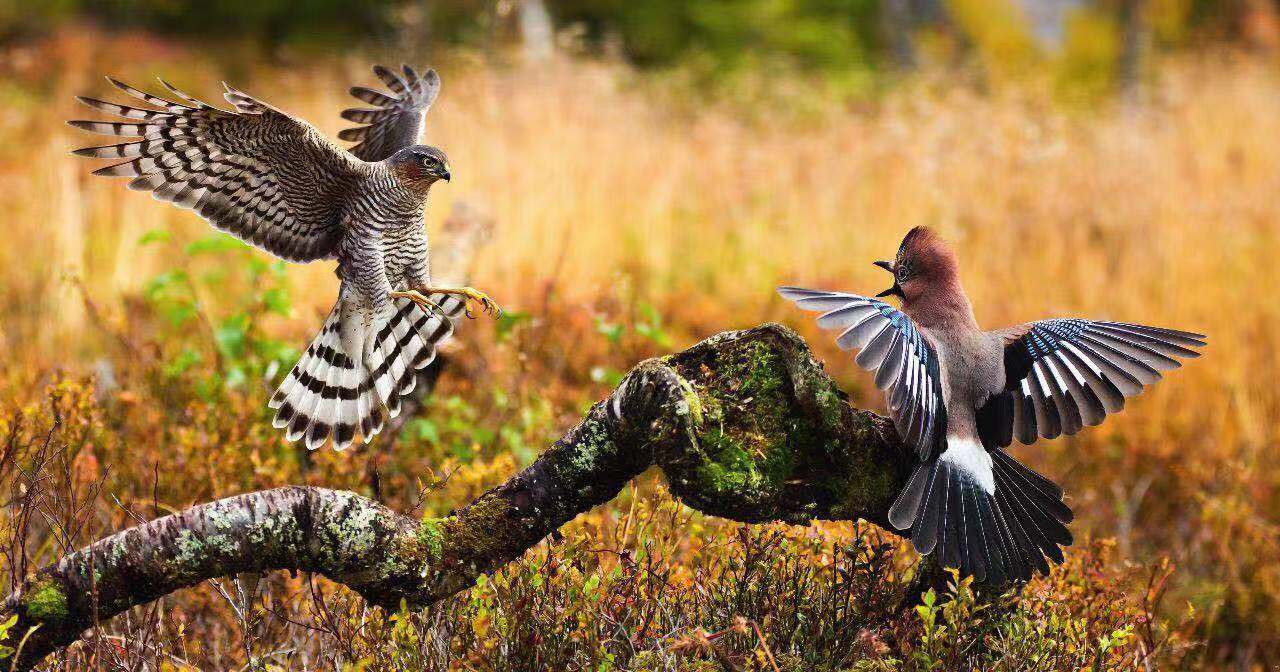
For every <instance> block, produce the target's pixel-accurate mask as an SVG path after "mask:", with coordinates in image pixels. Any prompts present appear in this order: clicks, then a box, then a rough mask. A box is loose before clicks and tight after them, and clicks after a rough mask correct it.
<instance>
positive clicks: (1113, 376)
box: [778, 227, 1205, 584]
mask: <svg viewBox="0 0 1280 672" xmlns="http://www.w3.org/2000/svg"><path fill="white" fill-rule="evenodd" d="M875 264H876V265H877V266H879V267H881V268H883V269H885V270H886V271H889V272H890V273H892V274H893V278H894V282H893V286H892V287H890V288H889V289H887V290H885V291H883V292H880V293H879V294H877V295H876V297H877V298H867V297H864V296H858V295H856V294H845V293H841V292H826V291H820V290H813V289H801V288H798V287H781V288H779V290H778V291H779V293H780V294H782V296H783V297H784V298H787V299H789V300H791V301H794V302H795V303H796V305H797V306H799V307H800V308H803V309H805V310H812V311H821V312H822V315H820V316H819V317H818V325H819V326H821V327H822V328H824V329H831V330H837V331H839V335H838V336H836V343H837V344H838V345H839V346H840V348H841V349H843V350H852V349H858V350H860V352H859V353H858V355H857V357H856V359H855V361H856V362H857V363H858V365H859V366H861V367H863V368H865V369H868V370H871V371H875V382H876V386H877V387H879V388H880V389H881V390H884V391H885V395H886V397H887V400H888V405H889V412H890V415H891V416H892V417H893V420H894V424H895V426H896V428H897V430H898V434H899V435H900V437H901V438H902V440H903V441H904V443H905V444H906V445H908V446H910V447H911V448H913V449H914V450H915V452H916V455H917V457H918V463H917V465H916V467H915V468H914V471H913V472H912V474H911V477H910V478H909V480H908V481H907V484H906V486H905V487H904V488H903V489H902V492H901V493H900V494H899V495H898V497H897V499H896V500H895V501H894V503H893V506H892V507H891V508H890V510H889V522H890V523H891V524H892V525H893V526H894V527H896V528H898V529H900V530H906V529H908V528H910V529H911V540H912V543H913V544H914V546H915V548H916V550H917V551H919V552H920V553H921V554H929V553H933V552H934V551H937V552H938V553H939V558H940V560H941V561H942V564H943V565H945V566H948V567H955V568H958V569H960V571H961V572H962V573H963V574H965V575H972V576H973V577H974V578H975V579H976V580H978V581H979V582H987V583H992V584H999V583H1005V582H1007V581H1011V580H1026V579H1029V578H1031V575H1032V574H1033V573H1034V572H1035V571H1037V570H1038V571H1040V572H1044V573H1047V572H1048V570H1049V565H1048V563H1047V562H1046V561H1045V558H1046V557H1047V558H1049V559H1050V560H1052V561H1054V562H1055V563H1061V562H1062V561H1063V555H1062V550H1061V548H1059V547H1060V546H1061V547H1065V546H1069V545H1071V541H1072V538H1071V533H1070V532H1069V531H1068V530H1067V527H1066V524H1067V523H1069V522H1071V519H1072V513H1071V509H1070V508H1069V507H1067V505H1066V504H1064V503H1063V501H1062V489H1061V488H1060V487H1058V486H1057V485H1056V484H1055V483H1054V482H1053V481H1050V480H1049V479H1048V478H1045V477H1044V476H1041V475H1040V474H1037V473H1036V472H1034V471H1032V470H1031V469H1029V468H1027V467H1026V466H1024V465H1022V464H1020V463H1018V461H1017V460H1015V459H1014V458H1013V457H1012V456H1010V455H1009V454H1008V453H1007V452H1005V448H1006V447H1008V446H1009V445H1010V443H1012V442H1013V439H1015V438H1016V439H1017V440H1018V441H1019V442H1020V443H1024V444H1029V443H1032V442H1033V441H1035V440H1036V439H1037V438H1040V437H1043V438H1046V439H1052V438H1055V437H1057V436H1059V435H1061V434H1067V435H1071V434H1075V433H1076V432H1078V431H1080V429H1081V428H1083V427H1084V426H1086V425H1088V426H1095V425H1098V424H1100V423H1101V422H1102V420H1103V418H1105V417H1106V416H1107V414H1108V413H1115V412H1117V411H1119V410H1121V409H1122V408H1124V404H1125V398H1126V397H1132V396H1134V395H1137V394H1138V393H1139V392H1141V391H1142V390H1143V387H1144V386H1146V385H1150V384H1152V383H1154V382H1156V381H1157V380H1159V379H1160V372H1161V371H1168V370H1171V369H1175V368H1178V367H1179V366H1180V364H1179V363H1178V361H1177V360H1176V359H1174V358H1175V357H1198V356H1199V353H1198V352H1196V351H1195V350H1192V348H1199V347H1202V346H1204V345H1205V336H1203V335H1202V334H1195V333H1190V332H1185V331H1176V330H1173V329H1161V328H1157V327H1146V326H1141V325H1137V324H1128V323H1124V322H1107V321H1095V320H1085V319H1077V318H1070V319H1053V320H1041V321H1038V322H1029V323H1027V324H1021V325H1018V326H1015V327H1009V328H1007V329H1001V330H998V331H983V330H982V329H981V328H980V327H979V326H978V323H977V321H976V320H975V319H974V316H973V308H972V306H971V305H970V304H969V299H968V297H967V296H965V292H964V288H963V287H961V285H960V277H959V272H958V263H957V261H956V255H955V253H954V252H953V251H952V249H951V248H950V246H948V245H947V244H946V242H944V241H943V240H942V238H941V237H939V236H938V235H937V234H936V233H934V232H933V231H931V230H929V229H927V228H924V227H917V228H915V229H912V230H911V231H910V232H908V233H907V235H906V237H905V238H903V240H902V245H901V247H899V249H898V255H897V258H896V259H895V260H894V261H893V262H888V261H877V262H875ZM890 295H892V296H897V297H899V298H900V299H901V301H902V308H901V310H899V309H895V308H894V307H893V306H891V305H889V304H887V303H885V302H883V301H880V300H878V298H879V297H885V296H890Z"/></svg>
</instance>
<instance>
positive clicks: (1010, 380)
mask: <svg viewBox="0 0 1280 672" xmlns="http://www.w3.org/2000/svg"><path fill="white" fill-rule="evenodd" d="M1001 333H1003V334H1004V336H1005V348H1004V366H1005V390H1006V391H1005V392H1004V393H1003V394H1000V395H997V396H996V397H993V398H992V399H991V400H990V401H988V402H987V405H986V406H984V407H983V408H982V409H981V410H979V413H978V415H979V425H980V427H979V430H980V432H981V433H982V434H983V442H984V443H988V442H989V443H993V444H995V445H1000V446H1007V445H1009V444H1010V443H1011V442H1012V440H1013V439H1014V438H1016V439H1017V440H1018V441H1019V442H1021V443H1032V442H1034V441H1035V440H1036V438H1037V437H1044V438H1046V439H1052V438H1055V437H1057V436H1059V435H1061V434H1067V435H1071V434H1075V433H1076V432H1078V431H1080V430H1081V429H1083V428H1084V427H1085V426H1089V427H1092V426H1095V425H1098V424H1101V423H1102V421H1103V419H1104V418H1106V416H1107V415H1108V414H1110V413H1115V412H1118V411H1120V410H1121V409H1123V408H1124V400H1125V397H1132V396H1135V395H1137V394H1138V393H1140V392H1142V390H1143V388H1144V386H1146V385H1151V384H1152V383H1155V382H1156V381H1158V380H1160V377H1161V376H1160V372H1161V371H1169V370H1172V369H1176V368H1178V367H1179V366H1181V364H1180V363H1179V362H1178V361H1177V360H1176V359H1174V358H1175V357H1183V358H1187V357H1199V356H1200V353H1198V352H1196V351H1195V350H1193V349H1192V348H1200V347H1203V346H1204V345H1205V337H1204V335H1203V334H1194V333H1191V332H1187V331H1177V330H1174V329H1162V328H1159V327H1147V326H1142V325H1138V324H1128V323H1124V322H1102V321H1094V320H1082V319H1056V320H1041V321H1039V322H1030V323H1027V324H1023V325H1019V326H1016V327H1011V328H1009V329H1006V330H1004V331H1003V332H1001Z"/></svg>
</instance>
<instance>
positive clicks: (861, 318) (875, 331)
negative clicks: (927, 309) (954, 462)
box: [778, 287, 947, 460]
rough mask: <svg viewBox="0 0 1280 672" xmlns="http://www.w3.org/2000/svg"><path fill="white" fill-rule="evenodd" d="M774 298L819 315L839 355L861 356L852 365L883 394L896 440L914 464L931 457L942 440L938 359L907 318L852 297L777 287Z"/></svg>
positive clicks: (943, 409)
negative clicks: (909, 449) (910, 451)
mask: <svg viewBox="0 0 1280 672" xmlns="http://www.w3.org/2000/svg"><path fill="white" fill-rule="evenodd" d="M778 293H779V294H781V295H782V297H783V298H785V299H788V300H791V301H794V302H795V303H796V306H798V307H800V308H803V309H804V310H813V311H822V315H819V316H818V326H820V327H822V328H823V329H830V330H838V331H839V332H840V334H839V335H838V336H836V344H837V345H839V346H840V349H841V350H853V349H855V348H856V349H859V350H861V352H859V353H858V356H857V357H855V358H854V361H855V362H857V363H858V366H861V367H862V368H864V369H867V370H869V371H875V372H876V387H879V388H880V389H882V390H885V396H886V398H887V399H888V401H889V414H890V415H891V416H892V417H893V421H894V424H895V425H896V426H897V428H898V434H899V435H900V436H901V437H902V439H903V441H904V442H906V443H907V445H910V446H913V447H914V448H915V449H916V450H917V451H918V452H919V455H920V459H922V460H924V459H928V458H930V457H932V456H933V454H934V452H935V450H936V449H938V448H940V447H941V446H942V445H943V442H944V441H945V438H946V429H947V407H946V403H945V401H944V400H943V395H942V373H941V369H940V362H939V360H938V353H937V352H936V351H935V350H934V349H933V346H932V345H930V344H929V342H928V341H927V340H925V338H924V336H923V335H921V334H920V330H919V329H916V325H915V323H914V322H912V321H911V318H909V317H907V315H906V313H903V312H902V311H900V310H898V309H897V308H894V307H893V306H890V305H889V304H887V303H885V302H883V301H878V300H876V299H869V298H867V297H865V296H858V295H857V294H845V293H843V292H826V291H822V290H816V289H801V288H799V287H779V288H778Z"/></svg>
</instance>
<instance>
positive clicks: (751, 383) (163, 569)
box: [0, 324, 910, 669]
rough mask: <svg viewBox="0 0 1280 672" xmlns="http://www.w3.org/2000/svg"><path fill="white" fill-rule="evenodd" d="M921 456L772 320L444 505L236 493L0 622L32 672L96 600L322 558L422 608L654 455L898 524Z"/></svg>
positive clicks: (750, 505) (85, 552)
mask: <svg viewBox="0 0 1280 672" xmlns="http://www.w3.org/2000/svg"><path fill="white" fill-rule="evenodd" d="M909 462H910V457H909V455H908V453H907V452H906V451H905V450H904V449H902V447H901V446H900V444H899V443H898V439H897V435H896V433H895V432H894V431H893V428H892V425H891V424H890V423H889V422H888V421H887V420H885V419H884V418H881V417H879V416H876V415H874V414H872V413H869V412H866V411H860V410H857V409H854V408H852V407H850V406H849V405H848V404H847V403H846V401H845V397H844V395H843V394H842V393H841V392H840V391H839V390H838V389H837V388H836V386H835V383H834V382H833V381H832V380H831V379H830V377H828V376H827V375H826V373H825V372H823V370H822V367H821V366H820V365H819V364H818V363H817V362H815V361H814V360H813V358H812V357H811V355H810V353H809V350H808V348H807V347H806V346H805V344H804V342H803V341H802V340H801V339H800V338H799V337H798V336H797V335H796V334H795V333H793V332H791V331H790V330H788V329H786V328H785V327H781V326H778V325H774V324H767V325H764V326H761V327H757V328H755V329H751V330H748V331H741V332H726V333H722V334H719V335H717V336H714V337H712V338H710V339H708V340H706V341H703V342H702V343H699V344H697V345H695V346H693V347H692V348H689V349H688V350H685V351H683V352H680V353H677V354H675V355H671V356H668V357H663V358H659V359H652V360H648V361H645V362H642V363H641V364H640V365H638V366H636V367H635V368H634V369H633V370H632V371H631V372H630V373H629V374H628V375H627V376H626V378H625V379H624V380H623V382H622V383H621V384H620V385H619V386H618V388H617V389H616V390H615V391H614V392H613V394H611V395H610V396H609V397H608V398H607V399H605V400H603V401H601V402H599V403H597V404H596V405H595V406H593V407H592V408H591V410H590V411H589V412H588V413H587V414H586V417H584V418H583V420H582V421H581V422H580V423H579V424H578V425H577V426H576V427H574V428H573V429H571V430H569V432H568V433H566V434H565V435H564V436H563V437H562V438H561V439H560V440H559V441H556V443H555V444H554V445H552V446H551V447H550V448H549V449H547V450H546V452H544V453H543V454H542V455H541V456H540V457H539V458H538V459H537V460H536V461H535V462H534V463H533V464H531V465H530V466H529V467H528V468H526V469H525V470H524V471H521V472H520V473H518V474H516V475H515V476H513V477H512V478H511V479H510V480H508V481H507V482H505V483H503V484H502V485H499V486H498V487H496V488H493V489H492V490H490V491H488V492H486V493H484V494H483V495H481V496H480V497H479V498H477V499H476V500H475V501H473V502H471V503H470V504H468V505H467V506H465V507H463V508H461V509H459V510H457V511H455V512H453V513H452V514H451V515H449V516H446V517H444V518H429V519H422V520H419V519H416V518H410V517H407V516H403V515H400V514H398V513H396V512H394V511H391V510H389V509H387V508H386V507H383V506H381V505H380V504H377V503H376V502H373V501H371V500H368V499H365V498H363V497H360V496H358V495H355V494H353V493H350V492H339V491H334V490H327V489H323V488H309V487H284V488H277V489H273V490H265V491H261V492H255V493H249V494H244V495H238V496H235V497H230V498H227V499H222V500H219V501H216V502H211V503H207V504H201V505H198V506H194V507H191V508H190V509H187V510H185V511H183V512H181V513H177V514H174V515H171V516H166V517H164V518H159V519H157V520H154V521H151V522H149V523H146V524H144V525H140V526H138V527H135V528H132V529H129V530H125V531H123V532H120V533H118V534H115V535H112V536H110V537H107V538H105V539H102V540H100V541H98V542H96V543H94V544H92V545H90V546H89V547H87V548H84V549H82V550H80V551H77V552H76V553H73V554H71V555H68V556H66V557H64V558H62V559H61V560H60V561H59V562H57V563H55V564H53V565H49V566H46V567H44V568H41V569H40V570H39V571H37V572H36V573H35V574H33V575H32V576H30V577H28V578H27V579H26V581H25V582H24V584H23V587H22V589H21V590H20V591H18V592H16V593H14V594H12V595H10V596H9V597H8V598H6V599H5V601H4V602H3V603H2V604H0V621H3V620H4V619H7V618H9V617H10V616H12V615H16V616H17V617H18V621H17V624H16V625H15V626H14V627H13V628H12V629H11V630H10V634H9V641H7V642H5V644H7V645H8V646H11V647H14V648H20V652H19V654H18V658H19V659H18V661H17V663H18V665H17V667H18V669H27V668H29V667H30V666H32V665H34V664H35V663H36V662H38V661H39V660H40V659H41V658H43V657H44V656H45V655H47V654H49V653H50V652H52V651H54V650H56V649H57V648H59V647H62V646H66V645H67V644H69V643H71V642H73V641H75V640H76V639H77V638H78V637H79V636H80V635H81V634H82V633H83V632H84V631H85V630H86V629H87V628H88V627H90V625H91V624H92V623H93V622H94V620H95V619H94V609H95V603H96V609H97V612H98V613H97V617H98V618H99V619H106V618H110V617H111V616H114V615H116V614H118V613H120V612H122V611H124V610H126V609H128V608H130V607H133V606H136V605H139V604H143V603H146V602H149V601H151V600H154V599H156V598H158V597H160V596H162V595H165V594H167V593H170V592H173V591H175V590H178V589H180V588H184V587H188V586H192V585H195V584H197V583H199V582H200V581H203V580H205V579H209V578H213V577H218V576H224V575H229V574H234V573H240V572H257V571H264V570H272V569H296V570H303V571H309V572H317V573H320V574H322V575H324V576H326V577H328V578H330V579H332V580H334V581H337V582H340V583H343V584H345V585H347V586H349V587H351V588H352V589H354V590H356V591H357V592H359V593H360V594H361V595H362V596H364V597H365V598H366V599H367V600H369V601H370V602H372V603H374V604H377V605H380V606H383V607H387V608H396V607H397V606H398V605H399V604H400V601H401V600H402V599H403V600H405V601H407V603H408V604H410V605H412V606H415V607H420V606H424V605H427V604H430V603H432V602H435V601H437V600H440V599H442V598H444V597H447V596H449V595H452V594H454V593H457V592H459V591H461V590H464V589H466V588H468V587H470V586H471V585H472V584H473V582H474V581H475V579H476V577H477V576H479V575H480V574H481V573H483V572H490V571H493V570H495V569H497V568H499V567H501V566H502V565H504V564H506V563H508V562H510V561H511V560H513V559H515V558H517V557H519V556H520V555H521V554H522V553H523V552H524V551H525V550H527V549H529V548H530V547H532V546H533V545H535V544H536V543H538V541H539V540H541V539H542V538H543V537H545V536H547V535H549V534H551V533H552V532H554V531H555V530H556V529H557V528H559V527H560V526H561V525H564V524H565V523H566V522H568V521H569V520H571V519H572V518H573V517H574V516H576V515H578V514H580V513H583V512H585V511H587V510H589V509H591V508H592V507H594V506H596V505H598V504H601V503H604V502H606V501H608V500H610V499H612V498H613V497H614V496H616V495H617V494H618V492H619V491H620V490H621V489H622V487H623V486H624V485H625V484H626V483H627V481H628V480H630V479H632V478H634V477H635V476H637V475H639V474H640V473H641V472H643V471H645V470H646V469H647V468H649V467H650V466H657V467H658V468H660V469H661V470H662V471H663V473H664V474H665V476H666V478H667V481H668V483H669V486H670V489H671V491H672V492H673V493H674V494H675V496H676V497H678V498H680V500H681V501H683V502H684V503H686V504H688V505H689V506H691V507H693V508H695V509H698V510H699V511H702V512H705V513H708V514H711V515H716V516H723V517H726V518H732V519H734V520H740V521H745V522H762V521H771V520H779V521H786V522H790V523H800V524H803V523H806V522H808V521H811V520H813V519H837V520H852V519H856V518H864V519H866V520H870V521H872V522H875V523H878V524H881V525H884V522H885V520H886V516H887V511H888V508H889V505H890V504H891V503H892V501H893V497H894V495H895V494H896V492H897V491H898V489H899V488H900V487H901V485H902V484H903V482H904V481H905V479H906V477H907V475H908V465H909ZM95 594H96V600H95ZM0 662H4V661H0Z"/></svg>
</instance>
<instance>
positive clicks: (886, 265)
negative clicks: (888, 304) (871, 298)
mask: <svg viewBox="0 0 1280 672" xmlns="http://www.w3.org/2000/svg"><path fill="white" fill-rule="evenodd" d="M873 263H874V264H875V265H876V266H879V267H880V268H883V269H884V270H886V271H889V272H890V273H892V274H893V286H892V287H890V288H889V289H886V290H884V291H883V292H880V293H879V294H876V297H877V298H883V297H886V296H897V297H899V298H905V297H904V296H903V294H902V287H899V286H898V275H897V273H896V272H895V271H894V270H893V262H892V261H876V262H873Z"/></svg>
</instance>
